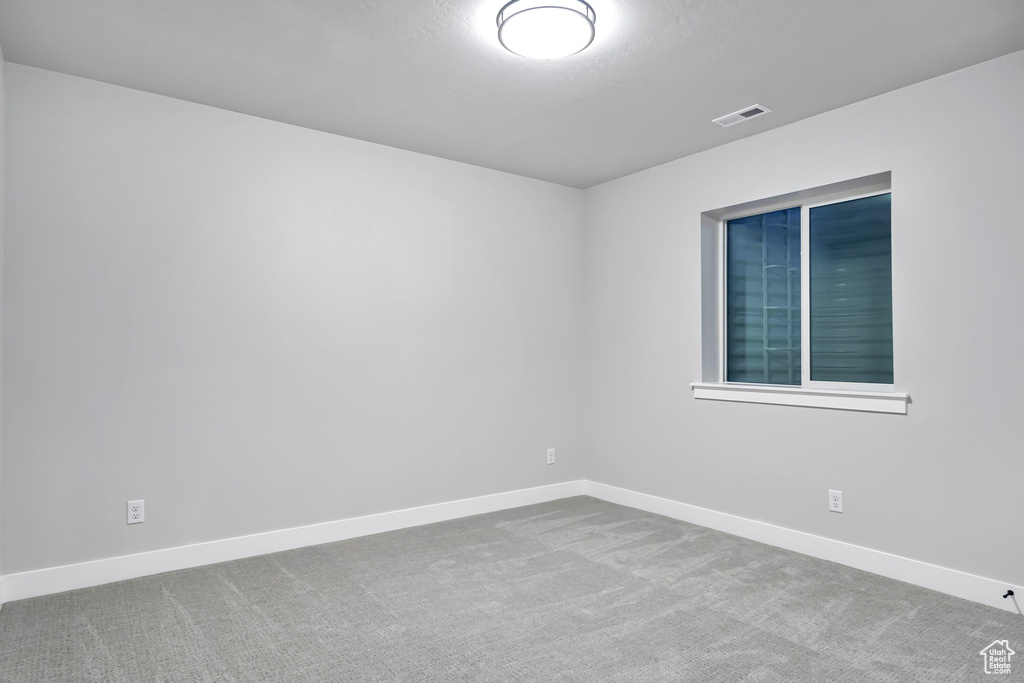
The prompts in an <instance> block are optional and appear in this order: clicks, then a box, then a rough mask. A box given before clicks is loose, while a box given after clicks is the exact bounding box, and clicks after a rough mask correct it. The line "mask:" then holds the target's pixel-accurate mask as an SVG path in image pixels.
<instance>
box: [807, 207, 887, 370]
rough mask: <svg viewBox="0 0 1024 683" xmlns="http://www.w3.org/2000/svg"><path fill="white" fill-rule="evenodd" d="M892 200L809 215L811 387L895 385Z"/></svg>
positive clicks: (818, 210)
mask: <svg viewBox="0 0 1024 683" xmlns="http://www.w3.org/2000/svg"><path fill="white" fill-rule="evenodd" d="M890 200H891V195H889V194H884V195H877V196H875V197H866V198H864V199H854V200H851V201H848V202H839V203H837V204H829V205H827V206H819V207H816V208H813V209H811V210H810V226H809V228H810V243H811V244H810V249H811V254H810V260H811V273H810V283H811V310H810V315H811V341H810V343H811V379H812V380H816V381H823V382H870V383H875V384H892V381H893V379H892V378H893V373H892V227H891V226H892V221H891V215H892V212H891V201H890Z"/></svg>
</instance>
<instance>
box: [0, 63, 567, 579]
mask: <svg viewBox="0 0 1024 683" xmlns="http://www.w3.org/2000/svg"><path fill="white" fill-rule="evenodd" d="M7 76H8V84H7V87H8V94H9V105H10V106H9V110H8V112H9V116H8V130H9V135H8V138H7V139H8V150H7V151H8V162H9V165H8V171H9V172H8V218H9V220H8V234H7V238H8V240H7V255H6V256H7V261H6V263H7V273H6V275H7V291H6V297H5V307H6V310H5V314H6V318H7V376H6V377H5V382H6V387H7V403H6V405H5V407H4V408H5V410H4V421H5V423H6V425H7V431H6V432H5V434H4V437H3V440H4V449H5V457H4V462H3V538H4V545H3V563H4V571H5V572H8V573H11V572H17V571H24V570H30V569H35V568H40V567H48V566H53V565H60V564H65V563H70V562H78V561H83V560H89V559H93V558H102V557H109V556H115V555H120V554H125V553H132V552H139V551H144V550H148V549H155V548H165V547H169V546H176V545H181V544H185V543H189V542H195V541H203V540H210V539H218V538H224V537H230V536H235V535H240V534H247V533H253V532H260V531H267V530H271V529H279V528H286V527H291V526H297V525H304V524H310V523H314V522H321V521H326V520H334V519H341V518H347V517H352V516H356V515H363V514H368V513H374V512H381V511H388V510H395V509H401V508H407V507H411V506H417V505H423V504H428V503H433V502H439V501H448V500H454V499H459V498H465V497H470V496H477V495H482V494H488V493H494V492H500V491H508V490H513V489H518V488H524V487H532V486H538V485H543V484H548V483H554V482H559V481H567V480H574V479H579V478H581V477H582V475H583V452H582V447H581V442H582V433H583V427H582V404H583V401H582V396H581V388H582V365H583V362H582V357H581V353H580V349H581V348H582V344H583V340H582V326H583V319H582V314H583V305H582V283H583V272H582V268H583V262H582V259H583V226H582V217H583V207H582V199H583V195H582V192H580V191H578V190H571V189H568V188H564V187H560V186H556V185H551V184H547V183H543V182H539V181H534V180H528V179H525V178H521V177H517V176H512V175H507V174H502V173H498V172H495V171H489V170H485V169H481V168H477V167H473V166H468V165H464V164H458V163H455V162H450V161H444V160H440V159H436V158H432V157H427V156H423V155H417V154H413V153H410V152H405V151H400V150H396V149H392V148H387V147H382V146H377V145H372V144H367V143H362V142H358V141H354V140H349V139H345V138H340V137H336V136H332V135H328V134H324V133H318V132H314V131H310V130H306V129H302V128H297V127H292V126H287V125H283V124H280V123H274V122H270V121H266V120H262V119H257V118H253V117H248V116H242V115H239V114H235V113H231V112H227V111H222V110H217V109H211V108H207V107H202V106H198V105H194V104H190V103H187V102H182V101H178V100H173V99H168V98H163V97H157V96H154V95H149V94H145V93H141V92H137V91H132V90H126V89H122V88H117V87H113V86H108V85H103V84H100V83H96V82H92V81H88V80H83V79H78V78H73V77H69V76H64V75H59V74H56V73H52V72H47V71H41V70H36V69H32V68H28V67H23V66H16V65H8V73H7ZM548 447H554V448H557V449H558V463H557V464H556V465H554V466H547V465H546V464H545V449H546V448H548ZM132 498H144V499H145V500H146V515H147V518H146V523H145V524H143V525H140V526H132V527H128V526H126V525H125V519H124V518H125V510H124V505H125V501H126V500H128V499H132Z"/></svg>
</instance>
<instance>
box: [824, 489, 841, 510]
mask: <svg viewBox="0 0 1024 683" xmlns="http://www.w3.org/2000/svg"><path fill="white" fill-rule="evenodd" d="M828 509H829V512H842V511H843V492H842V491H836V490H834V489H829V491H828Z"/></svg>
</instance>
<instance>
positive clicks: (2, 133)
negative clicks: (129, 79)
mask: <svg viewBox="0 0 1024 683" xmlns="http://www.w3.org/2000/svg"><path fill="white" fill-rule="evenodd" d="M5 67H6V65H5V64H4V50H3V47H0V577H2V576H3V575H4V563H3V547H4V544H3V526H4V524H3V488H4V487H3V470H4V467H3V465H4V448H3V441H4V440H3V435H4V425H3V419H2V416H3V404H4V309H3V302H4V278H5V276H4V241H5V240H4V235H5V225H6V224H5V223H4V215H5V214H6V211H5V210H4V189H5V186H6V183H5V182H4V175H5V174H4V167H5V164H4V158H5V157H6V156H7V155H6V142H5V140H6V129H5V121H6V118H7V116H6V112H7V105H6V99H5V93H6V81H5V78H4V71H5ZM0 581H2V579H0ZM0 597H2V596H0Z"/></svg>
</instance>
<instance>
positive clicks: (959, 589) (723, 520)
mask: <svg viewBox="0 0 1024 683" xmlns="http://www.w3.org/2000/svg"><path fill="white" fill-rule="evenodd" d="M584 491H585V492H586V494H587V495H588V496H592V497H594V498H599V499H601V500H606V501H608V502H609V503H617V504H618V505H626V506H628V507H632V508H637V509H638V510H644V511H646V512H653V513H654V514H658V515H663V516H665V517H671V518H672V519H678V520H682V521H684V522H690V523H691V524H698V525H700V526H704V527H708V528H710V529H717V530H718V531H724V532H726V533H729V534H733V535H734V536H741V537H743V538H749V539H751V540H754V541H759V542H761V543H765V544H767V545H773V546H776V547H779V548H785V549H786V550H793V551H795V552H798V553H802V554H804V555H810V556H811V557H817V558H820V559H822V560H829V561H831V562H838V563H839V564H845V565H847V566H850V567H854V568H856V569H862V570H864V571H867V572H871V573H872V574H879V575H881V576H885V577H888V578H890V579H896V580H898V581H905V582H907V583H912V584H914V585H917V586H923V587H924V588H930V589H931V590H934V591H939V592H940V593H946V594H948V595H953V596H956V597H958V598H964V599H966V600H973V601H974V602H980V603H981V604H983V605H988V606H990V607H998V608H999V609H1003V610H1006V611H1008V612H1012V613H1014V614H1019V613H1020V612H1019V609H1018V607H1017V603H1016V602H1014V600H1013V598H1007V599H1004V598H1003V597H1002V596H1003V594H1004V593H1006V591H1007V590H1008V589H1010V590H1013V591H1014V592H1015V593H1016V595H1018V596H1021V595H1024V590H1022V588H1021V586H1015V585H1012V584H1008V583H1005V582H1002V581H996V580H995V579H988V578H985V577H983V576H976V575H974V574H968V573H966V572H961V571H958V570H956V569H949V568H947V567H940V566H938V565H934V564H928V563H927V562H920V561H918V560H912V559H910V558H908V557H901V556H899V555H892V554H890V553H886V552H882V551H880V550H872V549H870V548H864V547H862V546H859V545H853V544H852V543H844V542H843V541H836V540H834V539H831V538H825V537H823V536H815V535H814V534H808V533H805V532H803V531H795V530H793V529H787V528H785V527H781V526H775V525H774V524H768V523H766V522H758V521H756V520H753V519H747V518H746V517H737V516H736V515H730V514H727V513H724V512H717V511H715V510H708V509H707V508H702V507H698V506H696V505H688V504H686V503H680V502H677V501H674V500H669V499H667V498H659V497H657V496H652V495H648V494H646V493H639V492H637V491H631V490H629V489H623V488H619V487H617V486H609V485H608V484H600V483H598V482H595V481H589V480H588V481H586V483H585V485H584Z"/></svg>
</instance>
